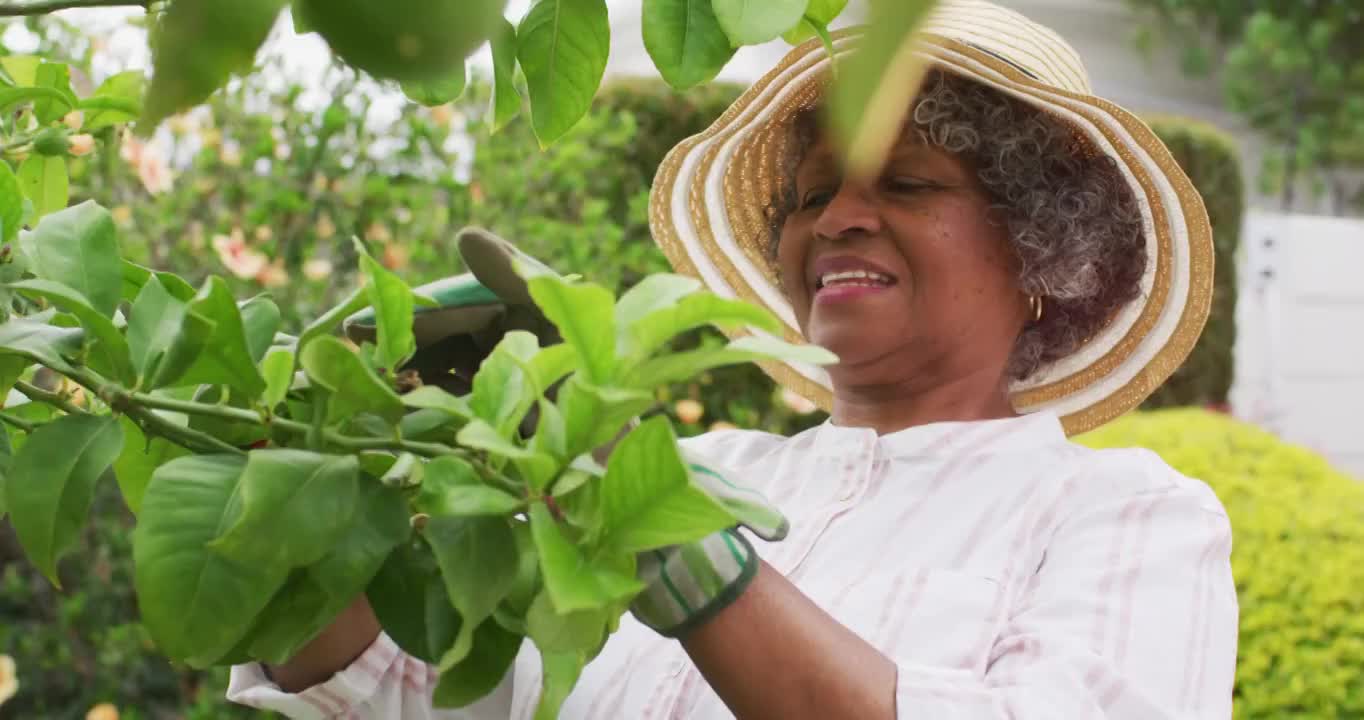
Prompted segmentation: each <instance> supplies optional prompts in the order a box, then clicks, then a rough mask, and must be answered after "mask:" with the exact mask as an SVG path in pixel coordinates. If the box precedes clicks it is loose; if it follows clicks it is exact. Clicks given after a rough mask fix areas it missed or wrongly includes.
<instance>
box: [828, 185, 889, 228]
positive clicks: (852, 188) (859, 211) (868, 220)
mask: <svg viewBox="0 0 1364 720" xmlns="http://www.w3.org/2000/svg"><path fill="white" fill-rule="evenodd" d="M813 229H814V231H815V234H816V235H820V236H823V237H827V238H843V237H848V236H852V235H859V234H866V235H871V234H875V233H877V232H879V231H880V230H881V213H880V212H879V209H878V208H877V206H876V200H875V195H874V194H873V192H872V191H871V189H870V188H868V187H866V186H865V185H862V184H860V183H855V182H847V181H845V182H844V183H843V184H841V185H839V187H838V192H836V193H834V196H833V197H832V198H830V199H829V202H828V204H827V205H825V206H824V211H823V212H821V213H820V214H819V218H818V219H817V220H815V224H814V228H813Z"/></svg>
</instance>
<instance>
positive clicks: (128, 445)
mask: <svg viewBox="0 0 1364 720" xmlns="http://www.w3.org/2000/svg"><path fill="white" fill-rule="evenodd" d="M119 425H120V426H122V427H123V438H124V439H123V451H122V452H121V453H119V456H118V459H117V460H115V461H114V477H115V478H116V479H117V480H118V489H119V490H120V491H121V492H122V493H123V502H124V503H125V504H127V505H128V509H129V510H132V511H133V514H134V515H136V514H138V513H139V512H141V510H142V498H143V496H144V495H145V494H146V492H147V483H149V482H151V479H152V473H154V472H156V469H157V468H158V467H160V466H162V465H165V464H166V463H169V462H170V461H172V460H174V459H176V458H180V457H184V456H186V455H188V454H189V451H188V450H186V449H184V448H182V447H180V446H179V445H176V444H175V443H173V442H170V441H169V440H166V439H164V438H159V437H153V438H151V439H148V438H147V436H146V435H144V434H142V428H140V427H138V426H137V423H135V422H133V421H132V420H129V419H128V418H127V417H126V416H125V417H122V418H119Z"/></svg>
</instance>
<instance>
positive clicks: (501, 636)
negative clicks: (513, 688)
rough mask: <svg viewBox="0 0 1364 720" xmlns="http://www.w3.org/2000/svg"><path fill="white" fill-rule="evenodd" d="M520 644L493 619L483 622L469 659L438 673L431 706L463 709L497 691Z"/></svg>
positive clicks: (512, 634)
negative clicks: (438, 677) (437, 681)
mask: <svg viewBox="0 0 1364 720" xmlns="http://www.w3.org/2000/svg"><path fill="white" fill-rule="evenodd" d="M521 642H522V638H521V636H520V635H517V634H515V633H511V632H508V631H506V630H504V629H502V627H501V626H500V625H498V624H497V623H496V622H495V621H493V620H486V621H484V622H483V624H481V625H479V626H478V629H477V630H475V631H474V646H473V649H471V650H470V651H469V656H468V657H466V658H464V659H463V660H462V661H460V662H459V663H457V664H456V665H455V666H454V667H451V668H450V669H449V670H446V671H445V672H443V673H441V676H440V682H439V683H438V684H437V685H436V690H435V693H434V694H433V695H432V697H431V704H432V705H434V706H435V707H438V708H460V707H465V706H466V705H470V704H472V703H473V702H475V701H477V700H479V699H480V698H482V697H484V696H486V695H487V694H489V693H491V692H492V691H493V690H496V689H497V686H498V685H499V684H501V682H502V678H504V677H506V676H507V672H508V671H510V670H511V668H512V664H513V663H514V662H515V661H516V655H517V653H518V652H519V651H520V650H521Z"/></svg>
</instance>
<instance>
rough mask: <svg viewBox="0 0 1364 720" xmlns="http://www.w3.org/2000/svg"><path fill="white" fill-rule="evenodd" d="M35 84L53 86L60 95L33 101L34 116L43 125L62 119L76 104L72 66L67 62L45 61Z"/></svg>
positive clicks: (40, 66)
mask: <svg viewBox="0 0 1364 720" xmlns="http://www.w3.org/2000/svg"><path fill="white" fill-rule="evenodd" d="M34 85H36V86H38V87H45V88H51V89H53V90H55V91H57V93H58V94H59V95H60V97H59V98H54V97H48V98H43V99H40V100H38V101H37V102H34V103H33V116H34V117H36V118H37V119H38V123H39V124H41V125H47V124H50V123H54V122H56V121H58V120H60V119H62V116H63V115H65V114H67V113H68V112H70V111H71V108H72V107H74V106H75V105H76V96H75V95H74V94H72V92H71V67H70V66H68V65H67V64H66V63H54V62H47V61H44V62H43V64H42V65H39V66H38V72H37V74H36V75H35V77H34Z"/></svg>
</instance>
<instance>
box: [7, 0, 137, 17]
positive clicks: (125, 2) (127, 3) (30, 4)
mask: <svg viewBox="0 0 1364 720" xmlns="http://www.w3.org/2000/svg"><path fill="white" fill-rule="evenodd" d="M93 7H140V8H145V7H147V2H146V0H28V1H27V2H0V17H22V16H25V15H46V14H48V13H54V12H57V11H58V10H70V9H72V8H93Z"/></svg>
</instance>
